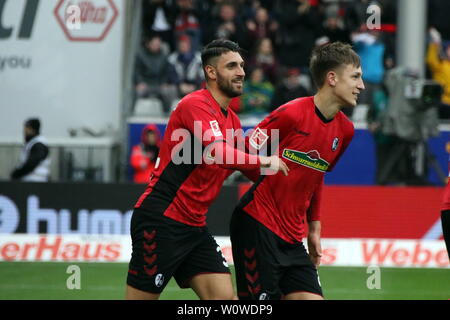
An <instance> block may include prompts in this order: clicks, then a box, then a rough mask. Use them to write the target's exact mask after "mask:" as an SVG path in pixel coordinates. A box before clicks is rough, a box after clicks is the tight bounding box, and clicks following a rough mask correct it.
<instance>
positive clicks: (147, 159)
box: [130, 124, 161, 183]
mask: <svg viewBox="0 0 450 320" xmlns="http://www.w3.org/2000/svg"><path fill="white" fill-rule="evenodd" d="M160 144H161V136H160V133H159V130H158V127H156V126H155V125H153V124H149V125H147V126H145V127H144V129H143V130H142V134H141V143H139V144H137V145H135V146H134V147H133V149H132V150H131V157H130V165H131V166H132V167H133V169H134V176H133V181H134V182H135V183H148V182H149V180H150V175H151V174H152V172H153V169H154V167H155V165H156V159H158V154H159V146H160Z"/></svg>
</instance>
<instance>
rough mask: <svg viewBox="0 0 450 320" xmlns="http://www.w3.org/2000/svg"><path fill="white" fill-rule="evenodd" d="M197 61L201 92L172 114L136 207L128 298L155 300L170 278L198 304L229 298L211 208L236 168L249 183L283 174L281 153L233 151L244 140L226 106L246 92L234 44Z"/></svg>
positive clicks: (211, 47) (220, 44) (209, 50)
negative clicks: (266, 173)
mask: <svg viewBox="0 0 450 320" xmlns="http://www.w3.org/2000/svg"><path fill="white" fill-rule="evenodd" d="M202 63H203V70H204V73H205V78H206V88H205V89H201V90H198V91H195V92H193V93H191V94H188V95H187V96H185V97H184V98H183V99H182V100H181V101H180V102H179V104H178V106H177V108H176V109H175V110H174V111H173V112H172V114H171V116H170V119H169V123H168V125H167V129H166V132H165V135H164V140H163V143H162V145H161V149H160V153H159V158H158V160H157V163H156V165H155V170H154V171H153V174H152V176H151V179H150V183H149V185H148V187H147V189H146V190H145V192H144V193H143V194H142V196H141V197H140V198H139V200H138V201H137V203H136V205H135V209H134V212H133V216H132V219H131V239H132V247H133V248H132V257H131V261H130V264H129V270H128V278H127V290H126V298H127V299H158V298H159V295H160V293H161V292H162V291H163V289H164V287H165V286H166V285H167V283H168V282H169V280H170V279H171V278H172V276H173V277H174V278H175V280H176V281H177V283H178V284H179V286H180V287H182V288H187V287H190V288H192V289H193V290H194V291H195V293H196V294H197V295H198V296H199V298H200V299H233V298H234V297H235V295H234V291H233V286H232V282H231V276H230V272H229V269H228V265H227V264H226V261H225V259H224V257H223V255H222V252H221V250H220V248H219V246H218V245H217V243H216V241H215V240H214V238H213V237H212V236H211V235H210V233H209V231H208V229H207V227H206V212H207V211H208V207H209V205H210V204H211V203H212V202H213V200H214V199H215V198H216V197H217V195H218V193H219V191H220V188H221V186H222V184H223V181H224V180H225V179H226V178H227V177H228V176H229V175H230V174H231V173H232V172H233V170H241V171H243V172H244V173H247V175H248V176H249V178H251V179H253V180H256V179H257V177H258V175H259V168H271V169H273V170H274V171H278V170H281V171H282V172H283V173H284V174H286V175H287V171H288V169H287V166H286V164H285V163H284V162H283V161H282V160H281V159H280V158H279V157H278V156H271V157H264V156H257V155H250V154H248V153H244V152H243V151H240V150H238V149H235V148H234V146H235V145H236V144H238V143H239V141H238V139H240V141H243V138H242V136H240V135H239V134H233V135H232V137H229V136H230V135H229V134H227V131H228V132H229V131H230V130H231V131H235V130H238V129H241V124H240V121H239V119H238V117H237V116H236V114H235V113H234V112H233V111H232V110H231V109H229V108H228V105H229V104H230V101H231V99H232V98H233V97H237V96H239V95H241V94H242V91H243V80H244V76H245V73H244V61H243V59H242V57H241V54H240V48H239V46H238V45H237V44H236V43H234V42H232V41H229V40H215V41H213V42H211V43H210V44H208V45H207V46H206V47H205V48H204V50H203V51H202ZM199 151H200V154H199ZM203 155H205V156H203ZM230 155H231V156H232V157H230ZM239 159H240V160H239ZM230 160H231V161H230Z"/></svg>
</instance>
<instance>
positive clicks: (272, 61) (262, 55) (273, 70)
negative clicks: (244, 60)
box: [248, 38, 278, 85]
mask: <svg viewBox="0 0 450 320" xmlns="http://www.w3.org/2000/svg"><path fill="white" fill-rule="evenodd" d="M248 66H249V68H252V67H260V68H262V69H263V71H264V76H265V77H266V78H267V79H268V80H269V81H270V82H271V83H272V84H273V85H275V84H276V83H277V80H278V60H277V58H276V57H275V52H274V49H273V45H272V40H270V38H261V39H259V40H258V42H257V44H256V47H255V53H254V54H253V55H252V56H251V58H250V59H249V61H248Z"/></svg>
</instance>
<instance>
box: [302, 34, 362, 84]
mask: <svg viewBox="0 0 450 320" xmlns="http://www.w3.org/2000/svg"><path fill="white" fill-rule="evenodd" d="M349 64H352V65H354V66H355V67H360V66H361V60H360V58H359V56H358V54H357V53H356V52H355V51H354V50H353V49H352V46H351V45H349V44H346V43H342V42H339V41H338V42H332V43H328V44H325V45H322V46H319V47H316V48H315V49H314V50H313V52H312V55H311V59H310V61H309V71H310V72H311V77H312V79H313V81H314V84H315V85H316V87H317V88H318V89H320V88H322V86H323V85H324V83H325V77H326V75H327V73H328V72H329V71H332V70H336V69H338V68H339V67H341V66H344V65H349Z"/></svg>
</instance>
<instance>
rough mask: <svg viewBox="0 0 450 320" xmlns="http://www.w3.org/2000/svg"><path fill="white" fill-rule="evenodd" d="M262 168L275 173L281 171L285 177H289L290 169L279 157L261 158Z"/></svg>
mask: <svg viewBox="0 0 450 320" xmlns="http://www.w3.org/2000/svg"><path fill="white" fill-rule="evenodd" d="M260 161H261V167H263V168H268V169H269V170H273V171H276V172H278V171H281V172H283V174H284V175H285V176H287V175H288V172H289V167H288V166H287V164H286V163H284V161H283V160H281V159H280V158H278V156H270V157H262V156H261V157H260Z"/></svg>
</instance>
